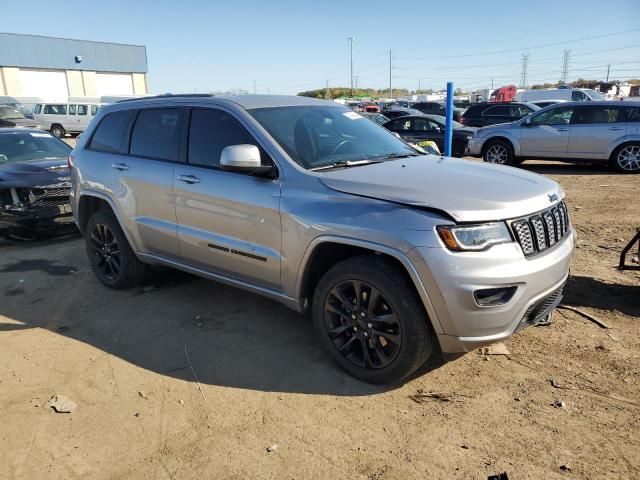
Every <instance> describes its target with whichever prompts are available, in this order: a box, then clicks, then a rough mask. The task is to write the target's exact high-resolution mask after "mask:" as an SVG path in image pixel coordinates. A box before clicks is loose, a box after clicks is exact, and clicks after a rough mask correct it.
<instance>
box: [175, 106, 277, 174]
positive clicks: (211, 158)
mask: <svg viewBox="0 0 640 480" xmlns="http://www.w3.org/2000/svg"><path fill="white" fill-rule="evenodd" d="M243 144H249V145H255V146H257V147H258V148H260V147H259V145H258V144H257V142H256V141H255V140H254V138H253V137H252V136H251V134H250V133H249V132H248V131H247V130H246V129H245V128H244V127H243V126H242V125H241V124H240V122H238V120H236V119H235V118H234V117H233V116H231V115H230V114H228V113H226V112H223V111H222V110H215V109H207V110H203V109H194V110H192V112H191V123H190V126H189V156H188V158H189V163H190V164H192V165H199V166H204V167H214V168H218V167H219V166H220V155H221V154H222V150H224V149H225V147H228V146H231V145H243ZM260 153H261V155H262V158H263V163H265V161H264V158H265V157H264V153H263V152H262V150H261V152H260Z"/></svg>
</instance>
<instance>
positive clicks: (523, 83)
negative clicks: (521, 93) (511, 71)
mask: <svg viewBox="0 0 640 480" xmlns="http://www.w3.org/2000/svg"><path fill="white" fill-rule="evenodd" d="M528 68H529V54H528V53H523V54H522V72H521V73H520V88H522V89H525V88H527V73H528V72H527V69H528Z"/></svg>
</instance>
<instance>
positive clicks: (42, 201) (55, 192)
mask: <svg viewBox="0 0 640 480" xmlns="http://www.w3.org/2000/svg"><path fill="white" fill-rule="evenodd" d="M70 191H71V188H70V187H60V186H55V187H43V188H35V189H33V190H31V192H30V194H29V205H30V206H31V207H41V208H46V207H57V206H59V205H65V204H67V203H69V192H70Z"/></svg>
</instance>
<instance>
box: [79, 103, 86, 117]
mask: <svg viewBox="0 0 640 480" xmlns="http://www.w3.org/2000/svg"><path fill="white" fill-rule="evenodd" d="M86 114H87V106H86V105H78V115H86Z"/></svg>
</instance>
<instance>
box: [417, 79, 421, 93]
mask: <svg viewBox="0 0 640 480" xmlns="http://www.w3.org/2000/svg"><path fill="white" fill-rule="evenodd" d="M420 86H421V85H420V80H418V92H417V93H418V94H419V93H420V90H422V89H421V88H420Z"/></svg>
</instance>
